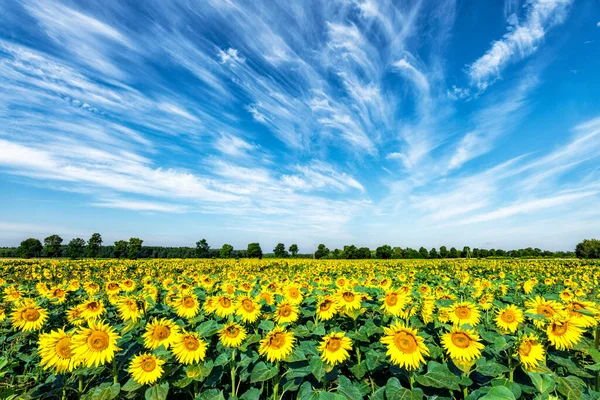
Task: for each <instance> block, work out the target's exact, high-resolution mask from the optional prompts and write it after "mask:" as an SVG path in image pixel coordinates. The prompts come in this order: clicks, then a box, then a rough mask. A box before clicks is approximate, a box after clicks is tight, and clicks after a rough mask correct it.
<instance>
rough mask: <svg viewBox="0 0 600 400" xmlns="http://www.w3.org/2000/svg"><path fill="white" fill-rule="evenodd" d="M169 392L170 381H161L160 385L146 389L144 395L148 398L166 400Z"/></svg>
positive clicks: (150, 399)
mask: <svg viewBox="0 0 600 400" xmlns="http://www.w3.org/2000/svg"><path fill="white" fill-rule="evenodd" d="M168 393H169V383H167V382H165V383H161V384H160V385H154V386H152V387H149V388H148V389H146V394H145V395H144V397H145V398H146V400H165V399H166V398H167V394H168Z"/></svg>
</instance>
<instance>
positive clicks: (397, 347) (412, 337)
mask: <svg viewBox="0 0 600 400" xmlns="http://www.w3.org/2000/svg"><path fill="white" fill-rule="evenodd" d="M383 333H384V335H385V336H384V337H382V338H381V343H383V344H385V345H386V346H387V353H386V354H387V355H388V356H389V357H390V358H391V360H392V362H393V363H394V364H397V365H399V366H400V367H402V368H406V369H407V370H413V369H417V368H419V366H420V365H421V364H425V359H424V358H423V356H424V355H425V356H429V349H428V348H427V346H425V341H424V339H423V338H422V337H421V336H419V335H418V334H417V330H416V329H414V328H410V327H407V326H405V325H404V324H402V323H400V322H396V323H395V324H393V325H391V326H390V327H389V328H383Z"/></svg>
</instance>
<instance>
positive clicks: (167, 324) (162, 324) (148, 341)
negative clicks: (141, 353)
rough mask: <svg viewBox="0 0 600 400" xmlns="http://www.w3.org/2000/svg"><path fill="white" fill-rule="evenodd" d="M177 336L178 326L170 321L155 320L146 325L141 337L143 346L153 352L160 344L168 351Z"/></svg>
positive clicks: (163, 319)
mask: <svg viewBox="0 0 600 400" xmlns="http://www.w3.org/2000/svg"><path fill="white" fill-rule="evenodd" d="M178 334H179V326H178V325H177V324H176V323H175V322H173V321H171V320H170V319H166V318H162V319H160V320H159V319H155V320H154V321H152V322H151V323H149V324H148V325H146V332H145V333H144V334H143V335H142V338H144V346H146V347H147V348H149V349H151V350H154V349H156V348H157V347H158V346H160V345H161V344H162V345H163V346H164V347H165V349H168V348H169V346H170V345H171V344H173V342H174V341H175V339H176V338H177V335H178Z"/></svg>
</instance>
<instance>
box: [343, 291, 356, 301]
mask: <svg viewBox="0 0 600 400" xmlns="http://www.w3.org/2000/svg"><path fill="white" fill-rule="evenodd" d="M342 297H343V298H344V300H345V301H347V302H348V303H352V302H353V301H354V293H352V292H344V294H343V295H342Z"/></svg>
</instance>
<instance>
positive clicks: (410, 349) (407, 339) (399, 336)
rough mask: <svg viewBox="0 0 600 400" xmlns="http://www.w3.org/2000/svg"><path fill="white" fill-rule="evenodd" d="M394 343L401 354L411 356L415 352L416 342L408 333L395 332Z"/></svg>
mask: <svg viewBox="0 0 600 400" xmlns="http://www.w3.org/2000/svg"><path fill="white" fill-rule="evenodd" d="M394 343H395V344H396V347H397V348H398V349H400V350H401V351H402V352H403V353H407V354H411V353H414V352H415V351H416V350H417V341H416V340H415V337H414V336H413V335H411V334H410V333H408V332H396V334H394Z"/></svg>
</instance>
